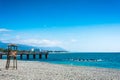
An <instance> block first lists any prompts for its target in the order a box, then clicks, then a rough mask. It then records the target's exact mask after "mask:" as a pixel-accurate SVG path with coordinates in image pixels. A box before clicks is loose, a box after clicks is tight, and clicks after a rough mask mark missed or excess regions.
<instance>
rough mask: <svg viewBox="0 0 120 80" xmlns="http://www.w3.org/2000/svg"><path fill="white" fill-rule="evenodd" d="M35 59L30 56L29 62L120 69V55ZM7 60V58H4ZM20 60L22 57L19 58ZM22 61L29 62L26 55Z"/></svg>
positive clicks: (78, 54)
mask: <svg viewBox="0 0 120 80" xmlns="http://www.w3.org/2000/svg"><path fill="white" fill-rule="evenodd" d="M38 57H39V56H38V55H37V56H36V59H33V55H30V59H29V60H28V61H38V62H48V63H52V64H60V65H69V66H89V67H99V68H112V69H120V53H112V52H111V53H109V52H107V53H106V52H105V53H102V52H101V53H98V52H93V53H92V52H84V53H82V52H66V53H49V55H48V59H45V56H44V55H42V59H39V58H38ZM3 58H4V59H6V56H4V57H3ZM17 59H18V60H20V57H19V56H18V57H17ZM22 60H27V59H26V55H24V57H23V59H22Z"/></svg>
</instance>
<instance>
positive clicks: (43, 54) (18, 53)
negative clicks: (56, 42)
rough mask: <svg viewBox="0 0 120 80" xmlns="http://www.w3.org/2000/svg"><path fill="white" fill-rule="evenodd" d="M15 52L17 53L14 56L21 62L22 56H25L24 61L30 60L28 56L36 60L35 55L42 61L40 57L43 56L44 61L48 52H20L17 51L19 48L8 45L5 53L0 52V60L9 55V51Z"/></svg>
mask: <svg viewBox="0 0 120 80" xmlns="http://www.w3.org/2000/svg"><path fill="white" fill-rule="evenodd" d="M10 46H12V48H10ZM12 49H13V50H16V51H17V54H16V57H17V58H18V57H20V59H21V60H22V59H23V56H26V59H27V60H29V59H30V55H32V56H33V57H32V58H33V59H36V58H37V57H36V55H38V56H39V57H38V58H39V59H42V57H43V56H44V57H45V59H48V54H49V51H47V50H43V51H27V50H22V51H20V50H19V47H18V46H17V45H15V44H9V45H8V49H7V51H6V52H1V53H0V59H2V58H3V56H7V55H8V54H9V53H10V50H12Z"/></svg>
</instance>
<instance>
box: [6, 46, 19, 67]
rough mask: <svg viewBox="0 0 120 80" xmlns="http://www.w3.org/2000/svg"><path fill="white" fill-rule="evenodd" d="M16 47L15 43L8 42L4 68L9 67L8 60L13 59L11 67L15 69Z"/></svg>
mask: <svg viewBox="0 0 120 80" xmlns="http://www.w3.org/2000/svg"><path fill="white" fill-rule="evenodd" d="M17 48H18V46H17V45H16V44H9V45H8V53H7V62H6V69H8V68H9V67H10V60H11V59H13V68H16V69H17V57H16V55H17Z"/></svg>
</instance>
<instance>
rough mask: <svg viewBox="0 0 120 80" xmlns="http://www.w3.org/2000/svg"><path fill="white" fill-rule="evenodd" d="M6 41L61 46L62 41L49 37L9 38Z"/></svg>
mask: <svg viewBox="0 0 120 80" xmlns="http://www.w3.org/2000/svg"><path fill="white" fill-rule="evenodd" d="M2 42H5V43H16V44H25V45H30V46H37V47H40V46H44V47H45V46H59V45H60V44H61V43H62V42H60V41H57V40H48V39H20V38H16V39H9V40H2Z"/></svg>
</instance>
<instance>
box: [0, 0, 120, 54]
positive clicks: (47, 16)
mask: <svg viewBox="0 0 120 80" xmlns="http://www.w3.org/2000/svg"><path fill="white" fill-rule="evenodd" d="M0 41H2V42H10V43H17V44H18V43H20V44H26V45H33V46H60V47H63V48H65V49H67V50H70V51H82V52H89V51H90V52H96V51H97V52H99V51H100V52H106V51H107V52H108V51H115V52H118V51H120V1H119V0H0Z"/></svg>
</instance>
